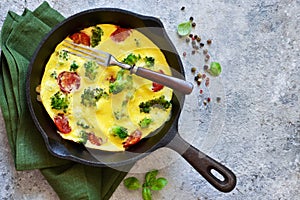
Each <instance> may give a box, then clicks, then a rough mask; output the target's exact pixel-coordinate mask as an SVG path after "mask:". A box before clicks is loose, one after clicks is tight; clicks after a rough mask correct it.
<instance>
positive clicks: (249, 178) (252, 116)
mask: <svg viewBox="0 0 300 200" xmlns="http://www.w3.org/2000/svg"><path fill="white" fill-rule="evenodd" d="M71 2H72V3H71ZM41 3H42V0H23V1H16V0H1V2H0V27H1V26H2V24H3V21H4V19H5V16H6V14H7V11H8V10H12V11H14V12H16V13H18V14H21V13H22V11H23V9H24V8H25V7H27V8H29V9H30V10H33V9H35V8H36V7H37V6H38V5H40V4H41ZM48 3H49V4H50V5H51V6H53V7H54V8H55V9H57V10H58V11H59V12H61V13H62V14H63V15H64V16H66V17H68V16H70V15H72V14H75V13H77V12H80V11H83V10H86V9H90V8H98V7H116V8H122V9H126V10H130V11H133V12H136V13H140V14H143V15H150V16H154V17H158V18H160V20H161V21H162V22H163V24H164V26H165V28H166V31H167V33H168V35H169V36H170V38H171V40H172V42H173V43H174V45H175V46H176V48H177V50H178V52H179V54H180V56H181V58H182V61H183V64H184V67H185V71H186V79H187V80H189V81H191V82H194V76H195V74H193V73H192V72H191V68H192V67H196V69H197V72H201V73H203V72H204V71H203V65H204V64H205V63H204V55H203V52H202V51H203V49H205V48H207V49H208V53H209V55H210V60H209V61H208V63H209V62H211V61H217V62H219V63H221V65H222V69H223V71H222V73H221V75H220V76H218V77H210V85H209V86H208V88H206V87H204V86H203V84H202V85H201V86H198V85H197V84H196V83H195V89H194V90H193V93H192V94H191V95H188V96H186V101H185V104H184V107H183V111H182V114H181V117H180V120H179V133H180V135H181V136H182V137H183V138H184V139H185V140H187V141H188V142H189V143H191V144H192V145H194V146H195V147H197V148H199V149H201V151H203V152H205V153H207V154H208V155H209V156H211V157H213V158H215V159H216V160H218V161H220V162H221V163H222V164H224V165H226V166H228V167H229V168H230V169H232V170H233V171H234V173H235V174H236V176H237V180H238V182H237V186H236V188H235V189H234V190H233V191H232V192H230V193H221V192H219V191H217V190H216V189H214V188H213V187H212V186H211V185H210V184H209V183H208V182H207V181H205V179H204V178H202V177H201V176H200V175H199V174H198V173H197V172H196V171H195V170H194V169H193V168H192V167H191V166H190V165H189V164H188V163H187V162H186V161H185V160H184V159H183V158H182V157H181V156H180V155H178V154H177V153H175V152H174V151H173V150H170V149H167V148H162V149H159V150H157V151H155V152H154V153H152V154H150V155H149V156H147V157H145V158H143V159H142V160H140V161H138V162H137V163H136V164H135V166H134V167H133V169H132V170H131V171H130V173H129V174H128V176H136V177H138V178H139V179H143V177H144V174H145V172H146V171H148V170H151V169H159V175H160V176H163V177H166V178H167V179H168V181H169V183H168V185H167V186H166V187H165V188H164V189H163V190H162V191H156V192H154V193H153V199H212V200H215V199H222V200H223V199H249V200H253V199H287V200H296V199H299V196H300V181H299V179H300V154H299V153H300V113H299V110H300V106H299V105H300V100H299V98H300V51H299V48H300V12H299V10H300V1H299V0H284V1H280V0H208V1H200V0H194V1H184V0H176V1H173V0H165V1H163V0H143V1H138V0H132V1H130V3H129V1H125V0H120V1H109V0H98V1H96V0H73V1H67V0H49V1H48ZM183 6H184V7H185V9H184V10H181V8H182V7H183ZM191 16H192V17H193V18H194V22H196V27H195V28H194V29H193V30H192V33H193V34H197V35H198V36H200V37H201V38H202V41H203V43H204V44H205V45H204V47H203V48H200V49H198V50H196V52H195V53H194V54H193V52H192V50H193V49H192V45H191V42H188V43H187V42H186V39H185V38H180V37H178V35H177V33H176V28H177V25H178V24H179V23H181V22H184V21H187V20H189V18H190V17H191ZM208 39H212V44H211V45H207V44H206V41H207V40H208ZM197 45H198V44H197ZM184 52H185V53H186V56H183V55H184ZM201 88H202V89H203V94H200V89H201ZM206 97H210V98H211V101H210V103H209V104H208V105H207V106H203V99H205V98H206ZM217 97H221V100H220V101H219V102H217ZM0 138H1V139H0V140H1V147H0V148H1V150H0V185H1V188H0V199H31V200H37V199H47V200H56V199H58V197H57V195H56V194H55V192H54V191H53V189H52V188H51V187H50V186H49V185H48V183H47V181H46V180H45V179H44V178H43V176H42V175H41V174H40V172H39V171H37V170H36V171H16V170H15V168H14V164H13V160H12V157H11V154H10V148H9V146H8V142H7V136H6V131H5V124H4V121H3V118H2V114H0ZM111 199H113V200H114V199H118V200H120V199H124V200H125V199H126V200H127V199H141V191H128V190H127V189H126V188H125V187H124V186H123V184H121V185H120V186H119V187H118V188H117V190H116V191H115V193H114V194H113V196H112V197H111Z"/></svg>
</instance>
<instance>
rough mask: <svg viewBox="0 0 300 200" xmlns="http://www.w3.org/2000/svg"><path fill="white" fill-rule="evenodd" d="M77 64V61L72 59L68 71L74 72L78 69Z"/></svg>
mask: <svg viewBox="0 0 300 200" xmlns="http://www.w3.org/2000/svg"><path fill="white" fill-rule="evenodd" d="M78 67H79V66H78V65H77V63H76V62H75V60H74V61H73V63H72V64H71V65H70V71H73V72H75V71H76V69H78Z"/></svg>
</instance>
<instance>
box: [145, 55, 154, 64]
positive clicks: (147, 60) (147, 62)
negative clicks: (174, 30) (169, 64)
mask: <svg viewBox="0 0 300 200" xmlns="http://www.w3.org/2000/svg"><path fill="white" fill-rule="evenodd" d="M144 61H145V63H146V67H153V66H154V61H155V59H154V58H153V57H148V56H146V57H145V58H144Z"/></svg>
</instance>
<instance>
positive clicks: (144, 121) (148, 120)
mask: <svg viewBox="0 0 300 200" xmlns="http://www.w3.org/2000/svg"><path fill="white" fill-rule="evenodd" d="M151 122H153V120H152V119H151V118H147V117H145V118H144V119H142V120H141V121H140V122H139V126H140V127H141V128H147V127H149V125H150V123H151Z"/></svg>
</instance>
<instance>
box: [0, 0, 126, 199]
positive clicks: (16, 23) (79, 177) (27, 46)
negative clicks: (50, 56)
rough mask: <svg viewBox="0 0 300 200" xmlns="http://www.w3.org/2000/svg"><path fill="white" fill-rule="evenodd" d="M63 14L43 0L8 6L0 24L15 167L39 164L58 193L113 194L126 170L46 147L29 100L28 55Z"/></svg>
mask: <svg viewBox="0 0 300 200" xmlns="http://www.w3.org/2000/svg"><path fill="white" fill-rule="evenodd" d="M63 19H64V17H63V16H62V15H61V14H60V13H58V12H57V11H55V10H54V9H53V8H51V7H50V6H49V4H48V3H47V2H44V3H42V4H41V5H40V6H39V7H38V8H37V9H36V10H35V11H33V12H31V11H29V10H27V9H25V11H24V13H23V14H22V15H21V16H19V15H17V14H16V13H14V12H11V11H9V12H8V14H7V17H6V19H5V21H4V23H3V27H2V30H1V37H0V38H1V49H2V52H1V63H0V93H1V94H0V106H1V110H2V114H3V118H4V120H5V127H6V132H7V137H8V141H9V145H10V148H11V152H12V156H13V158H14V161H15V167H16V169H17V170H32V169H39V170H40V171H41V173H42V174H43V175H44V176H45V178H46V180H47V181H48V182H49V184H50V185H51V186H52V187H53V189H54V190H55V191H56V193H57V194H58V196H59V197H60V199H72V200H76V199H97V200H102V199H109V198H110V197H111V195H112V193H113V192H114V191H115V189H116V187H117V186H118V185H119V184H120V182H121V181H122V179H123V178H124V177H125V176H126V172H121V171H118V170H115V169H111V168H108V167H104V168H98V167H91V166H86V165H82V164H79V163H76V162H72V161H68V160H64V159H60V158H57V157H55V156H53V155H52V154H50V153H49V152H48V150H47V149H46V146H45V143H44V141H43V139H42V136H41V134H40V133H39V132H38V130H37V129H36V127H35V125H34V123H33V121H32V119H31V117H30V116H29V110H28V107H27V103H26V94H25V80H26V74H27V69H28V65H29V62H30V59H31V57H32V55H33V53H34V51H35V49H36V48H37V46H38V44H39V42H40V41H41V40H42V38H43V37H44V36H45V35H46V34H47V33H48V32H49V31H50V30H51V28H52V27H53V26H55V25H56V24H57V23H59V22H60V21H62V20H63Z"/></svg>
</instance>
